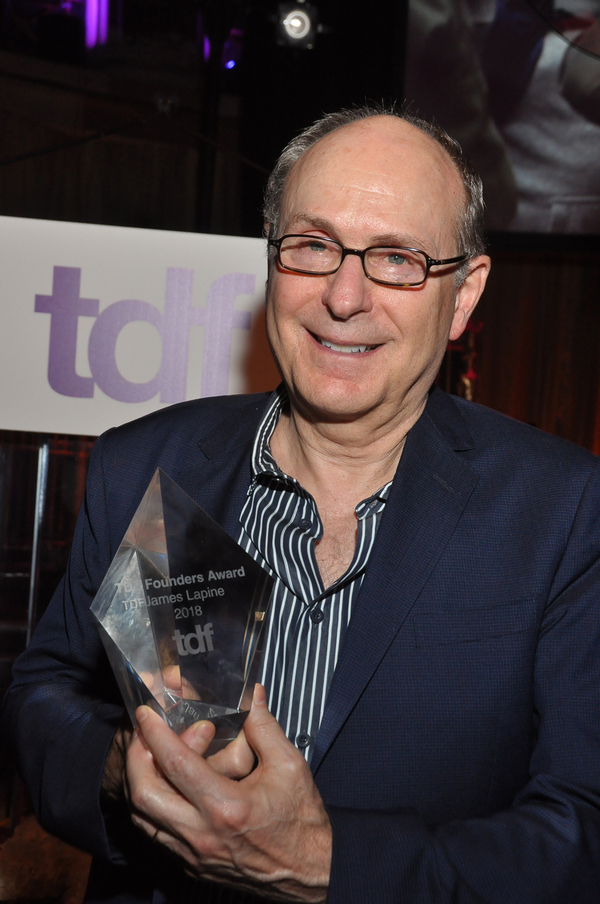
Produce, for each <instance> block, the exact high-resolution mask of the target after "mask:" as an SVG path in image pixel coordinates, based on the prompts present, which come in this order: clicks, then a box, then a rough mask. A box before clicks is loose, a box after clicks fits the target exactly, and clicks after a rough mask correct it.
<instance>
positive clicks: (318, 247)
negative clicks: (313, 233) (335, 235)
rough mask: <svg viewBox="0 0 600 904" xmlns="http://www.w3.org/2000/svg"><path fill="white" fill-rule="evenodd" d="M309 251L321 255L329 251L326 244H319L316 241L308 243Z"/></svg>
mask: <svg viewBox="0 0 600 904" xmlns="http://www.w3.org/2000/svg"><path fill="white" fill-rule="evenodd" d="M308 249H309V251H314V252H316V253H319V252H321V251H327V245H326V244H325V242H319V241H317V240H316V239H315V240H313V241H311V242H309V243H308Z"/></svg>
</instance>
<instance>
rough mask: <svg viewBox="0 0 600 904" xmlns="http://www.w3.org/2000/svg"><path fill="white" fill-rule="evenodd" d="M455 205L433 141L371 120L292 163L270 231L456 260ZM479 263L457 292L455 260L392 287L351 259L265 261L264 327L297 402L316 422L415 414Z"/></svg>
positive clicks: (480, 278) (455, 192)
mask: <svg viewBox="0 0 600 904" xmlns="http://www.w3.org/2000/svg"><path fill="white" fill-rule="evenodd" d="M462 204H463V188H462V185H461V182H460V178H459V176H458V174H457V172H456V170H455V168H454V165H453V164H452V163H451V161H450V160H449V159H448V158H447V157H446V155H445V153H444V151H443V150H442V149H441V148H440V147H439V146H438V145H437V143H436V142H434V141H433V140H432V139H431V138H429V137H428V136H427V135H425V134H424V133H422V132H420V131H419V130H417V129H416V128H414V127H413V126H410V125H408V124H407V123H405V122H403V121H402V120H398V119H395V118H393V117H388V116H381V117H374V118H372V119H368V120H364V121H362V122H358V123H353V124H352V125H349V126H345V127H343V128H342V129H338V130H337V131H335V132H333V133H331V134H330V135H328V136H327V137H326V138H324V139H322V140H321V141H319V142H318V143H317V144H316V145H315V146H314V147H313V148H311V150H310V151H308V152H307V153H306V154H304V155H303V157H302V158H301V159H300V160H299V161H298V163H297V164H296V165H295V166H294V168H293V170H292V172H291V174H290V176H289V179H288V183H287V186H286V191H285V196H284V200H283V209H282V217H281V227H280V231H279V234H280V235H285V234H290V233H302V234H304V233H307V234H310V235H317V236H324V237H328V238H332V239H335V240H337V241H338V242H341V243H342V244H343V245H344V246H346V247H348V248H356V249H363V248H366V247H369V246H371V245H388V244H395V245H400V246H406V247H411V248H417V249H419V250H422V251H425V252H426V253H427V254H428V255H429V256H430V257H432V258H447V257H454V256H456V255H457V254H459V253H460V249H459V248H457V244H456V237H455V224H456V217H457V212H458V211H460V209H461V206H462ZM477 261H478V265H477V266H476V268H475V271H473V273H472V274H471V275H470V276H469V277H468V278H467V280H466V282H465V283H464V285H463V286H462V287H460V288H458V289H457V288H456V286H455V269H454V268H453V267H445V268H439V270H438V269H434V270H432V271H431V272H430V275H429V277H428V279H427V281H426V282H425V283H424V284H423V285H421V286H418V287H415V288H410V289H401V288H395V287H390V286H381V285H378V284H376V283H374V282H372V281H370V280H368V279H367V278H366V276H365V274H364V272H363V269H362V264H361V261H360V259H359V258H358V257H356V256H353V255H351V256H348V257H346V259H345V260H344V263H343V264H342V266H341V267H340V269H339V270H338V271H337V273H333V274H331V275H329V276H303V275H299V274H294V273H290V272H286V271H284V270H282V269H280V268H279V267H278V266H277V265H276V264H275V265H274V266H273V267H272V269H271V274H270V279H269V301H268V305H267V327H268V332H269V338H270V341H271V344H272V347H273V351H274V353H275V356H276V358H277V361H278V363H279V366H280V369H281V372H282V374H283V378H284V380H285V382H286V384H287V386H288V390H289V392H290V397H291V400H292V403H293V405H294V406H295V408H296V409H297V410H299V411H301V412H302V413H303V414H304V415H305V416H308V417H309V418H310V419H313V418H316V419H318V420H326V421H331V420H333V421H354V420H357V419H358V418H360V417H362V416H371V415H372V414H373V413H375V421H376V422H377V423H382V424H383V423H386V422H388V421H390V420H391V421H394V420H396V419H397V418H399V417H400V418H403V417H406V416H410V415H411V414H413V413H415V412H417V411H418V410H419V408H420V406H421V405H422V404H423V402H424V399H425V397H426V395H427V392H428V390H429V387H430V386H431V384H432V382H433V380H434V378H435V375H436V373H437V370H438V368H439V365H440V362H441V359H442V356H443V354H444V350H445V348H446V345H447V342H448V338H451V339H457V338H458V336H460V334H461V333H462V331H463V329H464V327H465V325H466V322H467V319H468V317H469V314H470V312H471V310H472V309H473V308H474V306H475V304H476V303H477V300H478V298H479V295H480V294H481V291H482V290H483V285H484V283H485V276H486V275H487V271H488V267H489V262H488V260H487V258H478V259H477Z"/></svg>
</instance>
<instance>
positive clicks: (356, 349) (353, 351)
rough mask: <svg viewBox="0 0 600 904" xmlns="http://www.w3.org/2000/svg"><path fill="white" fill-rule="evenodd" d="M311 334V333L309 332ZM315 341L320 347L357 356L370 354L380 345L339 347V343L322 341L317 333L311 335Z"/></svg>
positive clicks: (327, 340)
mask: <svg viewBox="0 0 600 904" xmlns="http://www.w3.org/2000/svg"><path fill="white" fill-rule="evenodd" d="M309 332H310V331H309ZM310 335H311V336H312V337H313V339H316V341H317V342H318V343H319V344H320V345H324V346H325V348H330V349H331V350H332V351H334V352H342V353H343V354H346V355H353V354H354V355H355V354H358V353H360V352H370V351H372V350H373V349H374V348H379V344H375V345H339V344H338V343H337V342H330V341H329V339H322V338H321V336H317V335H316V334H315V333H311V334H310Z"/></svg>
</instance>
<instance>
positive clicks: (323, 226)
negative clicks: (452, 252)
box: [285, 213, 424, 250]
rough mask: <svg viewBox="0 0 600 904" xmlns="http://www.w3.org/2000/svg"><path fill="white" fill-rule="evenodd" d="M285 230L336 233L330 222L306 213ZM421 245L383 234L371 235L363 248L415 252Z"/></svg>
mask: <svg viewBox="0 0 600 904" xmlns="http://www.w3.org/2000/svg"><path fill="white" fill-rule="evenodd" d="M285 228H286V232H288V231H292V232H293V230H294V229H306V228H308V229H320V230H322V231H323V232H327V233H328V234H329V235H331V236H334V237H336V233H337V229H336V227H335V225H334V224H333V223H332V222H331V221H330V220H326V219H323V217H317V216H313V215H312V214H308V213H300V214H296V216H294V217H292V219H291V220H290V221H289V222H288V223H287V225H286V227H285ZM423 244H424V243H423V239H419V238H415V236H414V235H410V234H408V233H404V234H402V235H401V234H399V233H392V232H384V233H381V234H376V235H372V236H371V237H370V239H369V241H368V246H367V245H365V247H369V248H372V247H374V246H377V245H382V246H391V247H393V248H416V249H417V250H421V249H422V247H423Z"/></svg>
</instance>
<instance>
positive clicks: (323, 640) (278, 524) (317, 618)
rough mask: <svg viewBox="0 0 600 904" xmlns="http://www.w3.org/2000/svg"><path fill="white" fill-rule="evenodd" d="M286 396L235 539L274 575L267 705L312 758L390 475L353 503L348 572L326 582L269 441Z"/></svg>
mask: <svg viewBox="0 0 600 904" xmlns="http://www.w3.org/2000/svg"><path fill="white" fill-rule="evenodd" d="M286 401H287V399H286V394H285V390H284V389H282V388H281V387H280V389H279V390H277V391H276V392H275V393H273V396H272V399H271V403H270V405H269V408H268V410H267V412H266V414H265V416H264V418H263V420H262V422H261V424H260V425H259V428H258V430H257V434H256V439H255V443H254V448H253V454H252V471H253V477H252V482H251V485H250V487H249V489H248V497H247V500H246V503H245V505H244V508H243V510H242V513H241V515H240V524H241V532H240V537H239V542H240V545H241V546H242V547H243V548H244V549H245V550H246V551H247V552H249V553H250V555H252V556H253V557H254V558H255V559H256V560H257V561H258V562H260V563H261V565H262V566H263V567H265V568H266V569H267V570H268V571H269V572H270V573H271V574H272V575H274V577H275V584H274V587H273V595H272V598H271V606H270V610H269V616H268V620H267V624H266V626H265V641H264V655H263V668H262V677H261V680H262V682H263V683H264V685H265V687H266V689H267V695H268V701H269V708H270V710H271V712H272V713H273V714H274V715H275V717H276V718H277V720H278V721H279V724H280V725H281V726H282V728H283V730H284V732H285V734H286V735H287V737H288V738H289V739H290V740H291V741H292V742H293V743H295V744H296V746H298V747H299V748H300V749H301V750H303V751H304V755H305V756H306V758H307V760H309V761H310V757H311V754H312V751H313V749H314V741H315V738H316V735H317V731H318V729H319V725H320V723H321V719H322V717H323V710H324V707H325V700H326V696H327V691H328V688H329V685H330V683H331V678H332V676H333V673H334V670H335V667H336V664H337V661H338V656H339V653H340V649H341V646H342V642H343V639H344V633H345V631H346V628H347V626H348V623H349V621H350V618H351V616H352V608H353V606H354V604H355V602H356V599H357V596H358V593H359V590H360V586H361V584H362V580H363V577H364V573H365V569H366V566H367V563H368V560H369V556H370V553H371V549H372V547H373V543H374V540H375V533H376V531H377V526H378V523H379V521H380V519H381V515H382V513H383V510H384V508H385V501H386V499H387V496H388V493H389V490H390V487H391V482H390V483H388V484H386V486H385V487H383V488H382V489H381V490H379V491H378V492H377V493H375V494H374V495H373V496H371V497H369V498H368V499H365V500H363V501H362V502H361V503H359V505H357V506H356V509H355V511H356V516H357V540H356V550H355V553H354V558H353V560H352V562H351V564H350V567H349V568H348V570H347V571H346V572H345V574H343V575H342V576H341V578H339V579H338V580H337V581H335V583H334V584H332V585H331V586H330V587H328V588H324V587H323V583H322V580H321V575H320V573H319V567H318V564H317V559H316V556H315V544H316V543H317V542H318V540H319V539H320V537H321V536H322V533H323V527H322V524H321V519H320V518H319V514H318V511H317V507H316V505H315V501H314V499H313V498H312V496H311V495H310V494H309V493H307V492H306V490H304V489H303V487H302V486H301V485H300V484H299V483H298V481H297V480H295V479H294V478H292V477H289V476H287V475H286V474H284V473H283V472H282V471H281V470H280V469H279V468H278V466H277V464H276V462H275V460H274V458H273V456H272V454H271V450H270V447H269V441H270V438H271V436H272V433H273V430H274V429H275V426H276V424H277V421H278V420H279V416H280V414H281V411H282V408H283V405H284V404H285V403H286Z"/></svg>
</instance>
